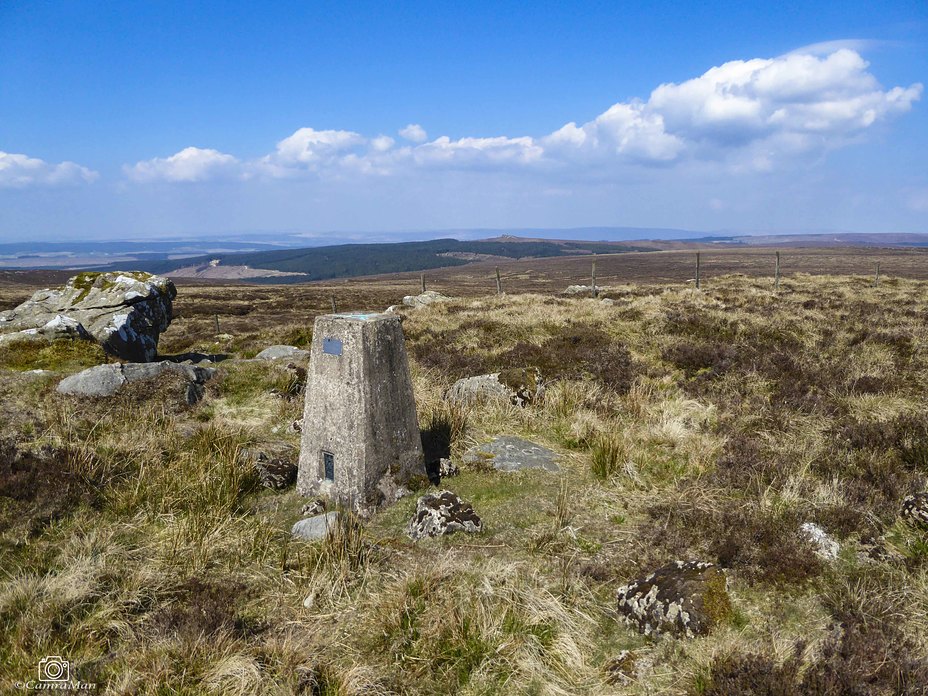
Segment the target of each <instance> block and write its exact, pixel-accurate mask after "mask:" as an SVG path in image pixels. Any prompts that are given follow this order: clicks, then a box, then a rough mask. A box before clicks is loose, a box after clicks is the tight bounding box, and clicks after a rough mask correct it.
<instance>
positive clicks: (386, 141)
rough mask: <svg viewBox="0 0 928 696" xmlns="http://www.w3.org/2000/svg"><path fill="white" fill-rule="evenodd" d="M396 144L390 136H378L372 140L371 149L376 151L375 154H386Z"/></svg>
mask: <svg viewBox="0 0 928 696" xmlns="http://www.w3.org/2000/svg"><path fill="white" fill-rule="evenodd" d="M394 142H396V141H395V140H393V138H391V137H390V136H389V135H378V136H377V137H376V138H374V139H373V140H371V149H372V150H374V152H386V151H387V150H389V149H390V148H391V147H393V143H394Z"/></svg>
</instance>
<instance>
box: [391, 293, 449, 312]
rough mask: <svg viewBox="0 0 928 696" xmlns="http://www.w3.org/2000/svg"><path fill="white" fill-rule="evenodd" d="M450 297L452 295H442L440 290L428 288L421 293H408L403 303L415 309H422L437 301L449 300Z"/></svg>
mask: <svg viewBox="0 0 928 696" xmlns="http://www.w3.org/2000/svg"><path fill="white" fill-rule="evenodd" d="M450 299H451V298H450V297H448V296H447V295H442V294H441V293H440V292H435V291H434V290H426V291H425V292H423V293H422V294H420V295H406V297H404V298H403V304H404V305H406V306H407V307H412V308H413V309H422V308H423V307H427V306H428V305H430V304H433V303H435V302H447V301H448V300H450Z"/></svg>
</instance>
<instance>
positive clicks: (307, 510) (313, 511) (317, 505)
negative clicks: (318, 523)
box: [300, 498, 325, 515]
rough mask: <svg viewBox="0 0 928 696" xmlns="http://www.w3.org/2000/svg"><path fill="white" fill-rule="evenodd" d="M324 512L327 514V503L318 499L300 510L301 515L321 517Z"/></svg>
mask: <svg viewBox="0 0 928 696" xmlns="http://www.w3.org/2000/svg"><path fill="white" fill-rule="evenodd" d="M323 512H325V501H324V500H323V499H322V498H316V499H315V500H314V501H312V502H311V503H306V505H304V506H303V507H301V508H300V514H301V515H321V514H322V513H323Z"/></svg>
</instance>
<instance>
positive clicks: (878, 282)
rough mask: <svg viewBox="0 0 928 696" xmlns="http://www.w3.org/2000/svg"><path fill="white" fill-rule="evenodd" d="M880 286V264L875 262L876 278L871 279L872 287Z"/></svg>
mask: <svg viewBox="0 0 928 696" xmlns="http://www.w3.org/2000/svg"><path fill="white" fill-rule="evenodd" d="M879 284H880V262H879V261H877V262H876V278H874V279H873V286H874V287H877V286H879Z"/></svg>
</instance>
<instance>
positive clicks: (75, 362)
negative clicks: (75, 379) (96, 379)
mask: <svg viewBox="0 0 928 696" xmlns="http://www.w3.org/2000/svg"><path fill="white" fill-rule="evenodd" d="M107 361H108V358H107V355H106V353H105V352H104V351H103V348H101V347H100V344H99V343H97V342H96V341H85V340H79V339H77V340H73V339H68V340H60V341H53V342H51V343H46V342H44V341H37V340H23V341H11V342H10V343H7V344H6V345H4V346H2V347H0V368H6V369H9V370H18V371H25V370H53V371H55V372H76V371H78V370H83V369H86V368H88V367H93V366H94V365H101V364H103V363H105V362H107Z"/></svg>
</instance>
